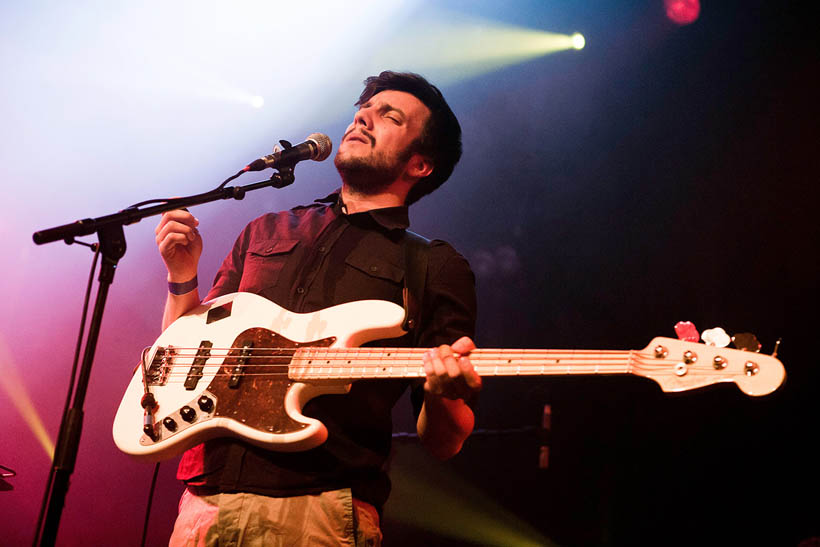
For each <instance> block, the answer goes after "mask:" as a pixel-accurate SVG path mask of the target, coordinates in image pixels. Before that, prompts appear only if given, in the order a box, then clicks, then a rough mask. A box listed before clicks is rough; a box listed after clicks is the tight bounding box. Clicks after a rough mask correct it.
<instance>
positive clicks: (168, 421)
mask: <svg viewBox="0 0 820 547" xmlns="http://www.w3.org/2000/svg"><path fill="white" fill-rule="evenodd" d="M162 425H164V426H165V429H167V430H168V431H171V432H174V431H176V430H177V423H176V421H174V419H173V418H171V417H170V416H168V417H167V418H165V419H164V420H162Z"/></svg>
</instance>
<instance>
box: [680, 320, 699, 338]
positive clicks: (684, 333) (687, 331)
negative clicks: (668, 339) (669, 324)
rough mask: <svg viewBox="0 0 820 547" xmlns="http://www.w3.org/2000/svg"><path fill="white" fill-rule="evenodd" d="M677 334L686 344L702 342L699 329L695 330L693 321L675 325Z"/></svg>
mask: <svg viewBox="0 0 820 547" xmlns="http://www.w3.org/2000/svg"><path fill="white" fill-rule="evenodd" d="M675 334H677V335H678V339H679V340H683V341H684V342H697V341H698V340H700V334H698V329H696V328H695V325H694V324H693V323H692V322H691V321H678V322H677V324H675Z"/></svg>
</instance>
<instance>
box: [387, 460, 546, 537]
mask: <svg viewBox="0 0 820 547" xmlns="http://www.w3.org/2000/svg"><path fill="white" fill-rule="evenodd" d="M419 462H424V463H423V464H422V465H420V464H419ZM391 468H392V471H391V479H392V481H393V485H394V488H393V491H392V493H391V496H390V501H389V502H388V503H387V506H386V508H385V511H386V512H387V513H389V517H390V518H391V519H394V520H396V521H399V522H401V523H402V524H403V525H405V526H412V527H414V528H418V529H421V530H427V531H429V532H431V533H433V534H435V535H437V536H441V537H445V538H452V539H454V540H460V541H462V542H464V543H470V544H472V545H516V546H521V547H554V546H555V543H554V542H552V541H551V540H550V539H549V538H547V537H545V536H544V535H543V534H542V533H541V532H540V531H539V530H537V529H536V528H535V527H533V526H532V525H530V524H529V523H527V522H526V521H524V520H522V519H521V518H519V517H518V516H517V515H515V514H514V513H512V512H511V511H510V510H509V509H507V508H505V507H504V506H503V505H502V504H501V503H499V502H498V500H495V499H493V498H492V497H490V496H489V495H487V494H486V493H485V492H483V491H481V489H479V488H477V487H476V486H475V485H474V484H470V483H468V482H466V481H464V480H463V479H461V478H459V477H458V475H456V474H454V473H453V472H452V470H451V469H449V467H448V464H447V463H446V462H438V461H434V460H431V458H430V456H429V455H428V454H426V453H425V451H424V449H423V448H422V447H421V446H420V445H418V444H406V445H403V446H401V447H400V448H399V449H397V450H396V451H395V452H394V457H393V461H392V464H391ZM445 514H446V515H447V518H441V515H445Z"/></svg>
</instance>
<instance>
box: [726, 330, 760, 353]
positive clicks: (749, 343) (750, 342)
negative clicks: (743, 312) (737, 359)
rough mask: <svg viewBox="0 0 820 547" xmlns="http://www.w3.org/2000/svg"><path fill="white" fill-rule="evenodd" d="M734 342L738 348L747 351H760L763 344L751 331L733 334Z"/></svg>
mask: <svg viewBox="0 0 820 547" xmlns="http://www.w3.org/2000/svg"><path fill="white" fill-rule="evenodd" d="M732 343H733V344H734V345H735V347H736V348H737V349H742V350H746V351H760V348H761V345H760V342H758V341H757V336H755V335H754V334H752V333H751V332H741V333H738V334H735V335H734V336H732Z"/></svg>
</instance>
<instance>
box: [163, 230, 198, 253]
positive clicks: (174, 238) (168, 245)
mask: <svg viewBox="0 0 820 547" xmlns="http://www.w3.org/2000/svg"><path fill="white" fill-rule="evenodd" d="M190 242H191V241H190V240H189V239H188V238H187V237H186V236H185V235H184V234H176V233H175V234H168V235H166V236H165V237H164V238H163V239H162V241H160V242H159V244H158V247H159V252H160V254H161V255H162V256H166V257H170V256H173V253H174V248H175V247H179V246H182V247H185V246H187V245H188V244H189V243H190Z"/></svg>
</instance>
